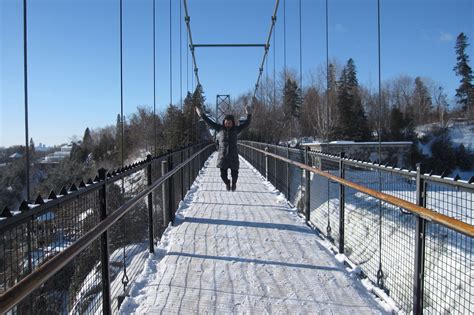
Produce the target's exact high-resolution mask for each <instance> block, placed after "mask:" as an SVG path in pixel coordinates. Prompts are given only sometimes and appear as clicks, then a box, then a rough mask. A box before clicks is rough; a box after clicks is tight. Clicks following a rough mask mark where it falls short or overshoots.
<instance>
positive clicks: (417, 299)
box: [413, 164, 426, 314]
mask: <svg viewBox="0 0 474 315" xmlns="http://www.w3.org/2000/svg"><path fill="white" fill-rule="evenodd" d="M416 203H417V205H419V206H422V207H425V206H426V182H425V180H424V179H423V178H421V167H420V164H418V165H417V166H416ZM425 237H426V220H425V219H423V218H422V217H420V216H418V215H417V216H416V228H415V269H414V273H415V274H414V278H415V279H414V281H413V284H414V287H413V314H422V313H423V289H424V288H423V286H424V276H425V275H424V269H425Z"/></svg>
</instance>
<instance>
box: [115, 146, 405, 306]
mask: <svg viewBox="0 0 474 315" xmlns="http://www.w3.org/2000/svg"><path fill="white" fill-rule="evenodd" d="M215 159H216V155H215V154H214V155H213V156H212V157H211V160H210V161H208V162H206V164H207V166H208V167H206V168H204V169H203V170H202V171H201V174H200V176H199V177H198V178H197V180H196V182H195V183H194V185H193V186H192V188H191V190H190V191H189V192H188V194H187V196H186V198H185V200H184V202H182V203H181V204H180V208H179V210H178V214H177V216H176V217H177V222H176V223H177V225H176V226H174V227H168V228H167V230H166V231H165V234H164V235H163V238H162V240H161V243H160V245H159V248H158V250H157V252H156V253H155V254H153V255H151V254H150V255H148V257H147V259H146V260H145V262H144V263H143V265H144V268H143V271H142V273H141V274H140V275H139V276H138V277H137V279H136V281H135V282H134V283H133V284H132V285H131V288H130V294H129V297H127V298H126V299H125V300H124V302H123V304H122V307H121V309H120V312H119V313H120V314H144V313H158V312H162V313H211V312H212V313H224V314H227V313H256V314H262V313H263V314H265V313H267V314H268V313H295V314H298V313H313V312H315V311H316V310H317V311H318V312H323V313H338V314H353V313H354V312H356V313H364V314H365V313H367V314H370V313H373V314H374V313H375V314H384V313H389V312H392V311H394V310H396V309H395V308H394V307H393V301H392V305H391V304H390V303H387V302H384V301H382V299H380V298H376V297H375V296H374V295H373V294H371V293H370V291H372V292H373V291H374V289H373V288H369V290H368V289H367V285H365V284H364V282H363V281H361V280H359V277H358V273H357V269H353V270H352V269H351V270H349V269H348V268H347V267H346V265H347V264H346V263H345V262H344V263H343V262H341V261H340V259H341V257H339V256H338V257H337V258H339V260H338V259H336V257H334V255H333V253H332V252H331V251H330V250H328V249H327V247H325V246H324V245H323V244H322V240H321V238H320V237H318V236H317V235H316V234H315V233H314V232H313V230H311V229H310V228H309V227H307V226H306V225H305V224H304V222H303V221H302V219H301V218H300V217H299V216H298V215H297V213H296V211H295V209H294V208H291V207H289V205H288V202H287V200H286V199H285V197H284V196H283V195H281V194H280V193H279V192H278V191H277V190H276V189H275V188H274V187H273V186H272V185H271V184H270V183H268V182H263V183H262V180H261V176H260V175H258V173H256V172H257V171H256V170H255V169H253V168H252V167H250V166H249V165H248V164H247V163H246V162H245V161H244V160H241V169H240V174H239V182H238V187H237V191H236V192H227V191H225V188H224V185H223V184H222V182H221V180H220V178H219V170H218V169H217V168H215V167H214V166H213V165H214V163H215ZM209 164H211V165H212V166H209ZM388 300H389V299H388Z"/></svg>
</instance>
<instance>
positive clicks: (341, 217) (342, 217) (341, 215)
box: [339, 152, 346, 254]
mask: <svg viewBox="0 0 474 315" xmlns="http://www.w3.org/2000/svg"><path fill="white" fill-rule="evenodd" d="M344 156H345V154H344V152H341V157H340V159H339V177H340V178H345V169H344ZM345 201H346V191H345V187H344V185H342V184H339V253H340V254H343V253H344V233H345V229H344V227H345V226H344V222H345Z"/></svg>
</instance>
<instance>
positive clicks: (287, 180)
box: [286, 144, 291, 202]
mask: <svg viewBox="0 0 474 315" xmlns="http://www.w3.org/2000/svg"><path fill="white" fill-rule="evenodd" d="M286 158H287V159H289V158H290V145H289V144H286ZM290 182H291V180H290V164H289V163H286V199H288V200H290ZM290 202H291V201H290Z"/></svg>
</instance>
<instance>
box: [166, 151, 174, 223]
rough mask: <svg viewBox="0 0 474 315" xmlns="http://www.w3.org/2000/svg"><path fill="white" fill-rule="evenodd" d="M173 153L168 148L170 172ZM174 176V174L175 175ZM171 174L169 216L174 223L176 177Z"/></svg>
mask: <svg viewBox="0 0 474 315" xmlns="http://www.w3.org/2000/svg"><path fill="white" fill-rule="evenodd" d="M173 167H174V165H173V154H172V152H171V150H168V170H167V171H168V172H169V171H171V170H172V169H173ZM173 176H174V175H173ZM173 176H171V177H170V178H169V179H168V185H169V187H168V203H169V205H168V211H169V218H170V220H171V223H172V224H173V223H174V210H175V208H174V178H173Z"/></svg>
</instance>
